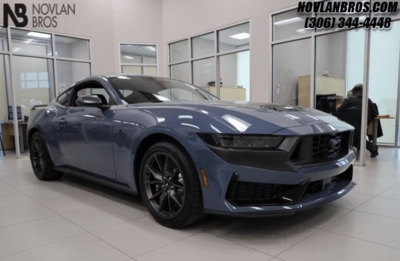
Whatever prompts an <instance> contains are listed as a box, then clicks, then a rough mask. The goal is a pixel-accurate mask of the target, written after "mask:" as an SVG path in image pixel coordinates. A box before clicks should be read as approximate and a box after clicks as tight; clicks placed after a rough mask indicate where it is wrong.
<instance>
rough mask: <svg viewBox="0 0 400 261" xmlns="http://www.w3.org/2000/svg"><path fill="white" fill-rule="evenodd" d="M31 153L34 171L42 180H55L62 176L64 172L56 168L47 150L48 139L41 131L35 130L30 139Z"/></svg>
mask: <svg viewBox="0 0 400 261" xmlns="http://www.w3.org/2000/svg"><path fill="white" fill-rule="evenodd" d="M29 154H30V159H31V164H32V168H33V172H34V173H35V175H36V177H37V178H38V179H40V180H53V179H58V178H60V177H61V176H62V174H63V173H62V172H59V171H56V170H54V164H53V161H52V160H51V157H50V153H49V151H48V150H47V146H46V141H45V140H44V138H43V136H42V134H40V132H35V133H34V134H33V135H32V137H31V140H30V144H29Z"/></svg>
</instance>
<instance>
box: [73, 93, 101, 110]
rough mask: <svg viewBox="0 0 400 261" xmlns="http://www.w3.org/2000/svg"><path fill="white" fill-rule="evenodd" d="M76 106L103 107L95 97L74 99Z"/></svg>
mask: <svg viewBox="0 0 400 261" xmlns="http://www.w3.org/2000/svg"><path fill="white" fill-rule="evenodd" d="M76 105H78V106H80V107H97V108H102V107H103V103H102V101H101V100H100V98H99V97H98V96H97V95H86V96H81V97H79V98H78V99H76Z"/></svg>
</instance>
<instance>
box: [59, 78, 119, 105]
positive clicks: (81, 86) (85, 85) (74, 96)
mask: <svg viewBox="0 0 400 261" xmlns="http://www.w3.org/2000/svg"><path fill="white" fill-rule="evenodd" d="M91 84H93V85H96V86H97V87H90V85H91ZM70 89H71V90H72V93H71V94H70V95H71V99H70V101H69V107H81V106H74V105H73V101H75V100H76V99H77V96H78V92H79V91H81V90H83V89H104V90H105V91H106V92H107V94H108V96H109V97H110V102H109V104H108V106H112V105H117V103H116V101H115V100H114V96H113V95H111V93H110V91H109V90H108V89H107V88H106V87H105V86H104V85H103V84H102V83H101V82H99V81H95V80H90V81H87V82H83V83H81V84H79V85H77V86H74V87H72V88H70ZM67 91H68V90H67Z"/></svg>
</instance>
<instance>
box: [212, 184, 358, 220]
mask: <svg viewBox="0 0 400 261" xmlns="http://www.w3.org/2000/svg"><path fill="white" fill-rule="evenodd" d="M355 185H356V184H355V183H354V182H350V183H348V184H347V186H345V187H338V188H336V189H335V190H333V191H329V192H326V191H321V192H319V193H316V194H313V195H312V196H309V195H306V196H304V197H303V198H302V199H301V200H300V202H299V203H297V204H294V205H275V206H234V205H232V204H231V203H229V202H228V201H225V205H226V207H227V209H229V211H216V210H211V211H206V212H207V213H210V214H217V215H235V216H242V217H272V216H290V215H293V214H295V213H296V212H300V211H304V210H308V209H310V208H313V207H317V206H320V205H322V204H325V203H328V202H331V201H333V200H336V199H338V198H341V197H343V196H344V195H346V194H347V193H349V192H350V190H352V189H353V188H354V186H355Z"/></svg>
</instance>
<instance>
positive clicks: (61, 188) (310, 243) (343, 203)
mask: <svg viewBox="0 0 400 261" xmlns="http://www.w3.org/2000/svg"><path fill="white" fill-rule="evenodd" d="M355 181H356V182H357V184H358V185H357V187H356V188H355V189H354V191H352V192H351V193H350V194H348V195H346V196H345V197H344V198H342V199H340V200H338V201H336V202H333V203H330V204H328V205H326V206H322V207H319V208H317V209H314V210H312V211H309V212H306V213H302V214H298V215H295V216H292V217H285V218H264V219H237V218H226V217H215V216H209V217H207V218H205V219H204V220H202V221H201V222H200V223H199V224H196V225H194V226H192V227H189V228H186V229H183V230H172V229H167V228H164V227H162V226H160V225H158V224H157V223H156V222H155V221H154V220H153V219H152V218H151V217H150V216H149V215H148V214H147V212H146V210H145V208H144V206H143V204H142V202H141V201H140V200H139V199H137V198H136V197H134V196H132V195H129V194H125V193H123V192H119V191H116V190H113V189H110V188H107V187H104V186H102V185H98V184H93V183H92V182H88V181H85V180H83V179H80V178H77V177H74V176H70V175H69V176H65V177H64V178H63V179H62V180H60V181H55V182H40V181H38V180H37V179H36V178H35V177H34V175H33V173H32V170H31V167H30V162H29V160H28V159H21V160H15V156H14V155H7V156H6V157H2V156H0V261H5V260H7V261H11V260H16V261H24V260H29V261H36V260H37V261H39V260H40V261H43V260H49V261H50V260H51V261H54V260H57V261H62V260H95V261H100V260H107V261H108V260H110V261H118V260H121V261H124V260H140V261H141V260H143V261H144V260H164V261H166V260H174V261H178V260H184V261H187V260H207V261H209V260H241V261H243V260H273V261H278V260H287V261H292V260H293V261H302V260H306V261H310V260H317V261H321V260H332V261H336V260H341V261H342V260H363V261H367V260H374V261H376V260H379V261H383V260H396V261H397V260H400V151H399V150H394V149H381V155H380V156H379V157H378V158H376V159H371V160H369V161H368V166H367V167H364V168H361V167H356V168H355Z"/></svg>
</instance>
